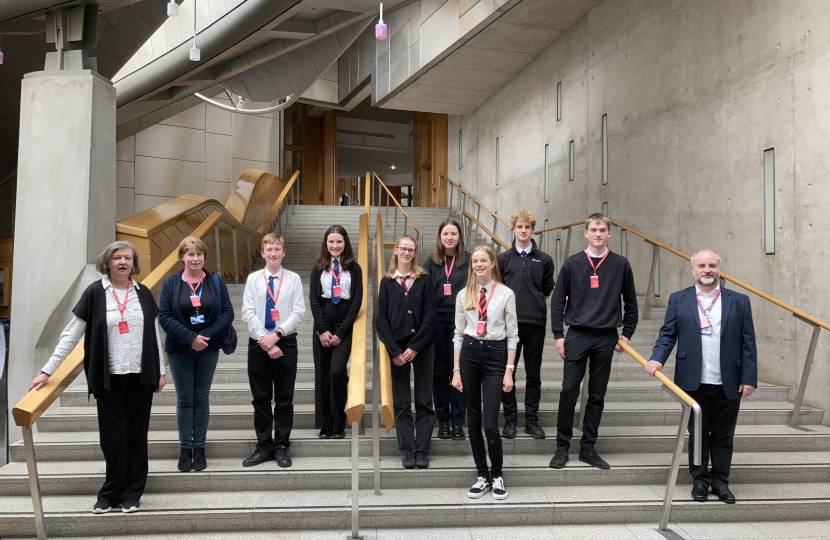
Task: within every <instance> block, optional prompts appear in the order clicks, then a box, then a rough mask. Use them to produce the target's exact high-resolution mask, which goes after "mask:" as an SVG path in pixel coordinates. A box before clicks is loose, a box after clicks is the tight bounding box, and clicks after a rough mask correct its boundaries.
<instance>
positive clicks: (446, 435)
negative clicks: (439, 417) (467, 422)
mask: <svg viewBox="0 0 830 540" xmlns="http://www.w3.org/2000/svg"><path fill="white" fill-rule="evenodd" d="M438 438H439V439H450V438H452V435H450V423H449V422H438Z"/></svg>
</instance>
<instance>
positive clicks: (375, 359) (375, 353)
mask: <svg viewBox="0 0 830 540" xmlns="http://www.w3.org/2000/svg"><path fill="white" fill-rule="evenodd" d="M380 242H381V246H380V247H381V249H382V248H383V238H381V239H380ZM374 251H375V268H374V272H372V276H373V278H372V283H373V284H374V287H373V290H372V305H373V306H374V307H373V309H374V313H377V312H378V311H377V310H378V287H379V286H380V284H379V283H378V267H379V266H380V261H379V260H378V257H377V252H378V247H377V246H375V250H374ZM380 415H381V411H380V354H379V349H378V333H377V329H376V327H375V325H374V324H373V325H372V453H373V454H374V459H373V463H374V468H375V469H374V487H375V495H380Z"/></svg>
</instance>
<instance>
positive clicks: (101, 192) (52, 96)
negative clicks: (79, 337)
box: [9, 70, 115, 441]
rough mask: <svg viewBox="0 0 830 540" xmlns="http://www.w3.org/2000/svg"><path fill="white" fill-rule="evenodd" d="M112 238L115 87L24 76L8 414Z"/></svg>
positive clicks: (13, 433)
mask: <svg viewBox="0 0 830 540" xmlns="http://www.w3.org/2000/svg"><path fill="white" fill-rule="evenodd" d="M114 240H115V89H114V88H113V86H112V83H111V82H110V81H108V80H107V79H105V78H103V77H101V76H100V75H98V74H97V73H94V72H92V71H88V70H83V71H44V72H38V73H30V74H28V75H26V76H25V77H24V79H23V83H22V90H21V98H20V143H19V151H18V171H17V212H16V217H15V243H14V295H13V297H12V321H11V336H10V339H9V341H10V343H9V344H10V355H9V424H10V425H9V430H10V437H9V440H10V441H15V440H19V439H20V430H19V428H17V427H16V426H14V421H13V420H12V417H11V408H12V407H13V406H14V405H15V404H16V403H17V402H18V401H19V400H20V398H22V397H23V396H24V395H25V394H26V392H27V391H28V389H29V384H30V382H31V380H32V377H34V376H35V375H36V374H37V373H38V372H39V371H40V369H41V367H43V364H44V363H45V362H46V361H47V360H48V358H49V355H50V354H51V353H52V350H53V349H54V347H55V345H56V344H57V341H58V337H59V336H60V332H61V330H62V329H63V326H64V325H65V324H66V323H67V322H68V321H69V320H70V319H71V316H72V315H71V310H72V307H74V305H75V302H77V299H78V298H79V297H80V293H81V292H83V290H84V289H85V288H86V287H87V286H88V285H89V283H91V282H92V281H93V280H94V279H96V278H97V276H96V275H95V273H94V271H93V268H94V266H92V267H90V266H88V265H94V264H95V259H96V258H97V256H98V254H99V253H100V252H101V250H102V249H103V248H104V247H106V245H107V244H109V243H110V242H112V241H114Z"/></svg>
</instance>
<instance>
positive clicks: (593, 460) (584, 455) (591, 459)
mask: <svg viewBox="0 0 830 540" xmlns="http://www.w3.org/2000/svg"><path fill="white" fill-rule="evenodd" d="M579 461H581V462H583V463H587V464H588V465H590V466H591V467H596V468H597V469H603V470H605V469H610V468H611V465H609V464H608V463H606V462H605V460H604V459H602V458H601V457H599V454H597V453H596V452H595V451H594V449H593V448H592V449H591V450H585V449H582V450H580V451H579Z"/></svg>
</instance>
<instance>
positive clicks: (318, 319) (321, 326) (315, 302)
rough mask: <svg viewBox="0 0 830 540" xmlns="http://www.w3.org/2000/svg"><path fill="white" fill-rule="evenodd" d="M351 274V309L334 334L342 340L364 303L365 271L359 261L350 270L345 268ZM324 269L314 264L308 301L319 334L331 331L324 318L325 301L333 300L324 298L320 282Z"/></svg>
mask: <svg viewBox="0 0 830 540" xmlns="http://www.w3.org/2000/svg"><path fill="white" fill-rule="evenodd" d="M344 271H347V272H349V273H350V274H351V276H350V277H351V278H352V286H351V287H350V288H349V300H348V302H349V311H348V313H346V318H345V319H343V322H342V323H340V326H338V327H337V328H336V331H335V332H334V335H335V336H337V338H338V339H340V341H343V339H345V337H346V334H347V333H348V332H350V331H351V330H352V325H353V324H354V320H355V318H356V317H357V312H358V311H360V306H362V305H363V271H362V270H361V269H360V265H359V264H357V263H354V264H352V267H351V268H350V269H349V270H344ZM322 273H323V272H322V271H321V270H320V269H319V268H317V265H316V264H315V265H314V268H312V269H311V284H310V286H309V292H308V303H309V305H311V314H312V315H313V316H314V331H315V332H317V333H318V334H325V333H326V332H331V329H330V328H329V325H328V324H326V321H325V320H324V319H323V302H331V300H329V299H327V298H323V285H322V284H321V283H320V276H321V275H322Z"/></svg>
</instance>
